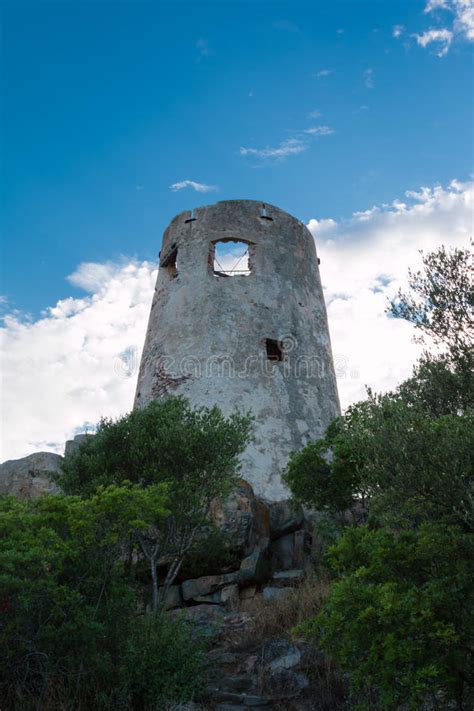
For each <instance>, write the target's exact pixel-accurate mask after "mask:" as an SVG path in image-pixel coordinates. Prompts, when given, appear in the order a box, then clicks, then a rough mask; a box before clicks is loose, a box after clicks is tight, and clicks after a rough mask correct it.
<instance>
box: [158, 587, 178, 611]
mask: <svg viewBox="0 0 474 711" xmlns="http://www.w3.org/2000/svg"><path fill="white" fill-rule="evenodd" d="M160 592H162V590H160ZM182 606H183V598H182V597H181V588H180V586H179V585H171V586H170V587H169V588H168V591H167V593H166V595H165V599H164V600H163V607H164V609H165V610H174V609H175V608H176V607H182Z"/></svg>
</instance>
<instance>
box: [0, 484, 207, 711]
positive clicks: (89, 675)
mask: <svg viewBox="0 0 474 711" xmlns="http://www.w3.org/2000/svg"><path fill="white" fill-rule="evenodd" d="M141 493H142V492H140V491H139V490H137V489H136V488H134V487H132V486H125V487H116V486H112V487H109V488H108V489H105V490H103V491H101V492H99V494H97V495H96V496H94V497H92V498H91V499H81V498H79V497H75V496H63V495H50V496H45V497H42V498H41V499H39V500H37V501H29V502H28V501H20V500H17V499H15V498H13V497H9V496H4V497H0V590H1V591H2V597H1V600H0V602H1V608H0V658H1V659H2V664H1V665H0V706H1V707H2V708H5V709H7V708H8V709H15V710H16V709H18V711H25V710H28V709H33V708H39V707H40V706H42V705H44V707H45V708H58V709H59V708H72V707H79V706H81V705H82V706H83V707H84V708H101V707H102V708H113V707H114V704H112V702H111V700H114V703H115V700H117V698H118V697H117V693H118V690H120V692H121V694H122V696H124V698H125V697H127V698H128V699H129V701H128V702H127V703H128V706H126V708H137V709H142V708H150V709H162V708H163V704H162V701H163V699H164V698H165V697H167V698H168V700H170V701H172V700H176V699H178V700H182V699H184V698H186V699H190V698H191V697H192V696H193V695H194V694H195V693H197V692H198V689H199V688H200V684H201V683H202V681H201V680H202V676H203V672H202V659H203V657H202V645H201V643H200V641H199V640H198V639H195V638H193V637H192V636H191V633H190V630H189V629H188V628H187V627H185V626H184V623H181V622H180V621H176V622H172V621H169V620H165V619H164V618H161V617H157V618H156V619H155V618H153V619H149V620H143V619H142V618H141V617H140V616H139V615H138V613H137V610H138V609H139V598H138V595H137V590H136V589H135V584H134V579H133V577H131V576H129V575H127V574H126V572H125V564H124V551H126V550H127V546H128V544H129V540H130V538H129V537H130V533H131V532H132V531H134V530H135V528H136V527H137V526H141V525H142V521H141V520H140V519H137V511H138V509H137V505H139V504H140V505H141V502H142V498H143V497H142V496H141ZM143 494H144V495H145V501H146V503H149V502H150V501H151V502H152V503H153V505H154V506H155V508H156V509H157V510H158V511H161V510H162V509H161V506H162V503H160V502H162V500H163V497H162V496H161V497H160V492H159V489H156V491H155V492H154V491H153V488H149V489H148V490H143ZM152 494H153V495H152ZM151 495H152V496H151ZM158 511H157V512H158ZM145 643H146V650H147V651H146V655H144V656H143V655H142V659H140V654H141V652H140V645H143V644H145ZM150 660H153V664H151V662H150ZM129 665H133V668H132V667H130V669H129V668H128V667H129ZM160 670H165V672H163V673H162V672H161V671H160ZM127 674H128V675H127ZM160 674H161V677H160ZM125 682H126V683H125ZM124 684H125V685H124ZM174 694H177V696H176V697H175V696H174ZM153 696H155V697H157V701H156V703H155V701H154V700H153ZM134 704H135V705H134ZM153 704H155V705H153Z"/></svg>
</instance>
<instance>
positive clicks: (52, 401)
mask: <svg viewBox="0 0 474 711" xmlns="http://www.w3.org/2000/svg"><path fill="white" fill-rule="evenodd" d="M473 202H474V184H473V183H460V182H458V181H453V182H452V183H451V184H450V185H449V186H448V187H446V188H442V187H440V186H436V187H434V188H426V187H425V188H421V189H420V190H418V191H408V192H407V193H406V195H405V196H404V198H403V200H394V201H393V203H392V204H391V205H390V206H384V205H382V206H375V207H371V208H369V209H367V210H361V211H359V212H357V213H355V214H354V215H353V216H352V218H351V219H348V220H345V221H342V222H337V221H336V220H334V219H331V218H326V219H313V220H311V221H310V223H309V228H310V230H311V231H312V233H313V234H314V235H315V238H316V243H317V248H318V254H319V256H320V257H321V275H322V280H323V286H324V290H325V295H326V302H327V305H328V315H329V325H330V329H331V337H332V343H333V351H334V354H335V361H336V368H337V370H338V376H339V390H340V394H341V400H342V403H343V406H344V407H346V406H347V405H348V404H350V403H351V402H353V401H355V400H357V399H360V398H362V397H364V394H365V390H364V386H365V384H368V385H370V386H372V387H373V388H375V389H377V390H384V389H388V388H391V387H393V386H394V385H395V384H396V383H397V382H399V381H400V380H402V379H403V378H405V377H406V376H407V375H409V374H410V371H411V367H412V364H413V363H414V361H415V360H416V358H417V355H418V352H419V348H418V347H417V346H416V345H414V344H413V343H412V342H411V337H412V335H413V331H412V328H411V327H410V325H409V324H407V323H405V322H403V321H398V320H393V319H388V318H387V316H386V315H385V313H384V310H385V306H386V300H387V297H388V296H391V295H393V294H395V293H396V291H397V288H398V286H399V285H402V284H403V283H404V280H405V277H406V271H407V268H408V267H409V266H412V265H415V264H416V263H417V260H418V259H419V254H418V250H419V249H424V250H427V251H429V250H432V249H435V248H436V247H437V246H438V245H440V244H443V243H444V244H446V245H462V244H466V243H467V241H468V238H469V234H470V233H471V222H472V209H473ZM228 260H230V261H229V264H230V263H231V261H232V260H235V255H231V254H229V255H228ZM226 264H227V262H226ZM224 268H227V267H226V266H224ZM69 280H70V282H71V283H73V284H74V285H76V286H81V287H82V288H84V289H86V290H87V291H88V292H89V294H90V295H86V296H84V297H83V298H68V299H64V300H61V301H59V302H58V303H57V304H56V305H55V306H54V307H52V308H50V309H48V311H47V312H46V313H45V314H44V315H43V316H42V317H41V318H38V319H37V320H36V321H32V322H29V321H28V322H25V321H21V319H20V318H19V316H15V315H12V316H9V317H7V318H6V319H5V325H4V328H3V329H1V332H0V343H1V351H2V371H3V382H2V390H3V393H2V403H3V410H2V425H3V443H2V452H1V455H0V457H1V459H7V458H16V457H21V456H24V455H26V454H29V453H31V452H33V451H38V450H49V451H58V452H61V451H62V447H63V444H64V441H65V440H66V439H68V438H69V437H71V436H73V435H74V434H75V433H76V432H77V431H81V430H82V431H83V428H84V425H85V423H91V424H94V423H96V422H97V421H98V419H99V417H100V416H101V415H106V416H111V417H116V416H119V415H120V414H123V413H125V412H127V411H128V410H130V409H131V407H132V404H133V395H134V391H135V384H136V378H137V369H138V365H139V359H140V353H141V349H142V346H143V341H144V337H145V331H146V326H147V321H148V315H149V309H150V305H151V299H152V295H153V289H154V284H155V280H156V270H155V268H154V266H153V265H151V264H150V263H147V262H143V263H137V262H133V261H132V262H129V263H125V262H124V263H122V264H118V265H117V264H116V265H114V264H111V263H108V264H91V263H87V264H82V265H80V266H79V268H78V269H77V270H76V272H74V274H73V275H71V276H70V277H69Z"/></svg>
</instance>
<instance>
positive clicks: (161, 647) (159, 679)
mask: <svg viewBox="0 0 474 711" xmlns="http://www.w3.org/2000/svg"><path fill="white" fill-rule="evenodd" d="M127 632H128V634H127V635H126V636H124V640H123V645H122V646H121V648H120V649H119V651H118V663H117V679H116V685H115V686H114V687H113V688H107V689H101V690H99V691H98V696H97V699H98V701H99V703H100V705H101V707H102V708H104V709H110V708H114V709H116V708H118V709H136V710H137V711H142V709H147V710H150V711H151V710H153V711H155V710H156V711H161V709H164V708H166V707H167V704H169V703H170V702H171V701H172V702H173V704H180V703H186V702H188V701H189V700H190V699H199V698H201V697H202V696H203V694H204V691H205V670H206V667H207V663H206V658H205V650H206V644H207V643H206V641H205V639H204V638H203V637H201V636H199V634H198V633H197V632H196V631H195V630H192V628H191V627H190V626H189V624H186V622H185V621H182V620H180V619H173V618H171V617H169V616H168V615H165V614H162V613H159V614H156V615H150V616H148V617H136V618H134V619H133V620H132V621H131V624H130V625H129V629H128V630H127Z"/></svg>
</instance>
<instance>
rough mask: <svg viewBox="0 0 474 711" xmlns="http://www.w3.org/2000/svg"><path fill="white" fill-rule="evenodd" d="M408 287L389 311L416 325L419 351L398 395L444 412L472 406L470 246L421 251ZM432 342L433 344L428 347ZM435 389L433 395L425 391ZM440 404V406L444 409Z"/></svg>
mask: <svg viewBox="0 0 474 711" xmlns="http://www.w3.org/2000/svg"><path fill="white" fill-rule="evenodd" d="M408 286H409V289H408V291H407V292H403V291H402V290H399V292H398V294H397V296H396V298H395V299H393V300H392V301H391V303H390V305H389V309H388V311H389V313H390V314H392V316H394V317H396V318H403V319H405V320H406V321H409V322H410V323H412V324H413V325H414V326H415V329H416V331H417V333H418V334H419V335H418V336H417V337H416V338H415V340H418V341H419V342H420V343H424V344H425V345H426V346H427V348H428V351H427V352H425V353H424V355H423V358H422V359H421V361H420V363H419V364H418V366H417V367H416V368H415V373H414V376H413V378H411V379H410V380H409V381H408V383H407V384H405V386H403V387H402V390H401V392H402V394H403V395H404V396H408V397H410V398H413V396H416V397H417V399H418V402H423V403H424V404H425V406H428V407H430V408H431V410H432V412H433V414H435V415H438V414H447V412H446V410H445V408H446V407H450V408H451V410H450V411H451V412H452V411H453V409H452V408H454V407H457V408H458V412H465V411H471V412H472V409H473V407H474V383H473V366H474V359H473V348H472V344H473V342H474V282H473V280H472V253H471V251H470V250H469V249H452V250H446V248H445V247H443V246H442V247H440V248H439V249H438V250H436V251H435V252H430V253H428V254H426V255H424V256H423V269H422V270H419V271H416V272H414V271H412V270H409V272H408ZM433 347H434V348H435V349H437V352H436V351H433ZM433 389H434V390H435V395H434V397H433V396H432V395H431V392H430V391H433ZM440 406H441V407H440ZM443 409H444V411H443Z"/></svg>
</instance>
